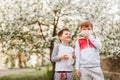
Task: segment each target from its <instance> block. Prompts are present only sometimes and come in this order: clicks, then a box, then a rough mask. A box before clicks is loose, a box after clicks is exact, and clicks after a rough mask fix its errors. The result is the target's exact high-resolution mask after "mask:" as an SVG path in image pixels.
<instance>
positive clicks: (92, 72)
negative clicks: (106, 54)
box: [75, 20, 104, 80]
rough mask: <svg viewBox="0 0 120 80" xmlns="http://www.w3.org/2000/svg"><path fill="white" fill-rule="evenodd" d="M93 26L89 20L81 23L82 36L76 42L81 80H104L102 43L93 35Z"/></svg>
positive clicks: (77, 64)
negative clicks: (101, 56) (101, 65)
mask: <svg viewBox="0 0 120 80" xmlns="http://www.w3.org/2000/svg"><path fill="white" fill-rule="evenodd" d="M92 31H93V25H92V23H91V22H90V21H89V20H85V21H83V22H81V25H80V32H81V33H80V34H81V35H82V37H81V38H79V39H78V40H77V42H76V46H75V54H76V63H75V68H76V75H77V77H78V78H80V80H104V76H103V73H102V70H101V67H100V56H99V49H100V48H101V42H100V40H99V38H98V37H96V36H93V35H92Z"/></svg>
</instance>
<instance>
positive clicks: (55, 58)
mask: <svg viewBox="0 0 120 80" xmlns="http://www.w3.org/2000/svg"><path fill="white" fill-rule="evenodd" d="M58 51H59V45H56V46H55V47H54V48H53V51H52V56H51V61H52V62H58V61H60V59H59V57H58Z"/></svg>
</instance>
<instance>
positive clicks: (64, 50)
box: [51, 29, 75, 80]
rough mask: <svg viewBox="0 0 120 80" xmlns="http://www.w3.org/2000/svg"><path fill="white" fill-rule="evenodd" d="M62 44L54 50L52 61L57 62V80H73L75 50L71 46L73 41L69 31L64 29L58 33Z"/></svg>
mask: <svg viewBox="0 0 120 80" xmlns="http://www.w3.org/2000/svg"><path fill="white" fill-rule="evenodd" d="M58 38H59V40H60V42H61V43H60V44H59V45H56V46H55V47H54V49H53V53H52V57H51V60H52V62H56V65H55V75H54V78H55V80H73V66H72V64H73V62H74V59H75V55H74V49H73V48H72V47H70V46H69V43H70V41H71V39H72V37H71V33H70V31H69V29H62V30H61V31H60V32H59V33H58Z"/></svg>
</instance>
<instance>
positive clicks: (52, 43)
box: [50, 41, 55, 80]
mask: <svg viewBox="0 0 120 80" xmlns="http://www.w3.org/2000/svg"><path fill="white" fill-rule="evenodd" d="M53 47H54V41H51V46H50V61H51V56H52V51H53ZM51 63H52V80H54V74H55V62H52V61H51Z"/></svg>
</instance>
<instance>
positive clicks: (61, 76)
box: [60, 72, 63, 80]
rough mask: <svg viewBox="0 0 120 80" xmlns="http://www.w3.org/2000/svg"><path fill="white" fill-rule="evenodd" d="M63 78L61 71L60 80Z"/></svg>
mask: <svg viewBox="0 0 120 80" xmlns="http://www.w3.org/2000/svg"><path fill="white" fill-rule="evenodd" d="M62 78H63V72H61V73H60V80H62Z"/></svg>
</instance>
